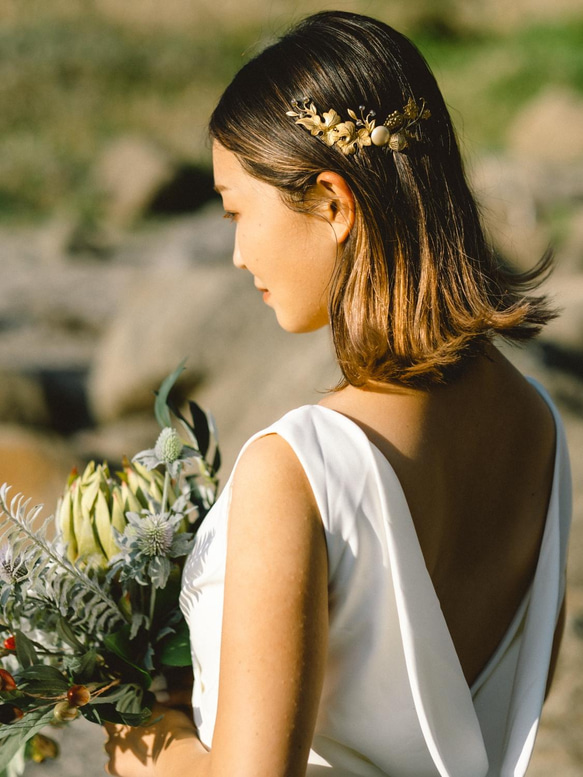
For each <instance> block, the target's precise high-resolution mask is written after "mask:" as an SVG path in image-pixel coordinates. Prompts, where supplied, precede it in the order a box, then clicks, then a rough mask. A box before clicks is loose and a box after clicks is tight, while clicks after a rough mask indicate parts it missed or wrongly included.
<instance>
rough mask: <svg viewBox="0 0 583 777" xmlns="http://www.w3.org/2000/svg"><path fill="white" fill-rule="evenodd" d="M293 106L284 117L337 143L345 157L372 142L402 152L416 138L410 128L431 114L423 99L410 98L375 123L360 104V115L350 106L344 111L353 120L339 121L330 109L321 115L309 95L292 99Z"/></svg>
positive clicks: (317, 135) (334, 143)
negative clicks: (397, 109)
mask: <svg viewBox="0 0 583 777" xmlns="http://www.w3.org/2000/svg"><path fill="white" fill-rule="evenodd" d="M292 106H293V108H294V110H293V111H287V112H286V115H287V116H292V117H294V118H295V119H296V124H299V125H301V126H302V127H304V128H305V129H307V130H308V131H309V132H310V133H311V134H312V135H314V136H315V137H318V138H319V139H320V140H322V141H323V142H324V143H326V145H327V146H336V147H337V148H338V149H339V150H340V151H341V152H342V153H343V154H344V155H345V156H350V155H352V154H355V153H356V151H357V150H359V149H362V148H364V147H365V146H371V145H375V146H381V147H382V146H386V147H388V148H389V149H390V150H391V151H403V150H404V149H405V148H407V147H408V145H409V141H411V140H414V139H415V136H414V135H413V134H412V133H411V132H409V130H410V128H411V127H412V126H413V125H414V124H416V123H417V122H418V121H420V120H421V119H428V118H429V117H430V116H431V112H430V111H429V109H428V108H427V107H426V106H425V100H421V105H420V106H419V105H417V102H416V101H415V99H414V98H413V97H410V98H409V100H408V101H407V104H406V105H405V107H404V108H403V110H402V111H393V112H392V113H391V114H389V115H388V116H387V118H386V119H385V121H384V122H383V123H382V124H380V125H378V126H377V125H376V121H375V113H374V111H369V112H368V113H367V114H366V115H365V107H364V105H361V106H360V107H359V111H360V116H358V115H357V114H356V113H355V112H354V111H353V110H351V109H350V108H349V109H348V110H347V113H348V115H349V116H350V119H352V121H342V118H341V117H340V115H339V114H338V112H337V111H335V110H334V109H333V108H330V109H329V110H328V111H326V112H325V113H323V114H322V116H320V115H319V114H318V109H317V108H316V105H315V104H314V103H313V102H312V101H311V100H310V99H309V98H304V99H303V100H302V101H301V102H298V101H297V100H293V101H292ZM375 130H376V131H375Z"/></svg>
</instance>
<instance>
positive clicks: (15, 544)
mask: <svg viewBox="0 0 583 777" xmlns="http://www.w3.org/2000/svg"><path fill="white" fill-rule="evenodd" d="M183 369H184V363H182V364H181V365H180V366H179V367H178V368H177V369H176V370H175V371H174V372H173V373H172V374H171V375H169V376H168V377H167V378H166V380H165V381H164V382H163V383H162V385H161V387H160V389H159V391H158V392H156V401H155V414H156V418H157V420H158V422H159V424H160V425H161V427H162V432H161V434H160V436H159V438H158V440H157V442H156V444H155V447H154V448H153V449H151V450H146V451H142V452H141V453H138V454H137V455H136V456H134V458H133V460H132V461H131V462H130V461H128V460H125V459H124V463H123V471H122V472H120V473H116V475H117V476H113V475H112V474H111V473H110V471H109V468H108V466H107V464H97V465H96V464H95V463H94V462H90V463H89V464H88V466H87V468H86V469H85V471H84V472H83V474H81V475H80V474H78V473H77V472H76V471H73V473H72V474H71V476H70V478H69V481H68V483H67V486H66V489H65V493H64V495H63V498H62V499H61V500H60V502H59V505H58V506H57V510H56V513H55V515H56V517H53V516H50V517H49V518H47V519H46V520H44V522H43V523H42V525H40V526H37V523H38V522H39V515H40V511H41V509H42V507H43V506H42V505H37V506H35V507H32V508H31V507H30V500H26V499H25V498H24V496H22V495H21V494H17V495H15V496H11V495H10V493H9V491H10V486H8V485H7V484H4V485H3V486H1V487H0V511H2V512H3V516H2V515H1V513H0V775H2V774H3V773H4V771H6V773H8V774H11V775H12V774H17V773H18V766H17V764H22V763H23V762H24V758H25V756H26V757H29V758H33V759H34V760H38V761H40V760H43V759H44V757H45V756H46V755H54V754H55V748H56V746H55V745H54V744H53V743H52V740H50V739H48V738H47V737H45V736H44V735H42V734H40V730H41V729H42V728H44V727H45V726H47V724H56V725H59V724H66V723H67V722H69V721H71V720H74V719H75V718H76V717H78V716H80V715H81V716H83V717H84V718H86V719H87V720H89V721H92V722H94V723H98V724H101V723H103V722H104V721H110V722H113V723H124V724H127V725H131V726H139V725H141V724H143V723H144V722H145V721H147V720H148V719H149V717H150V713H151V706H152V703H153V701H154V694H153V692H152V681H153V680H154V678H156V676H158V675H160V674H162V675H163V674H164V672H165V671H168V669H169V668H171V667H185V666H189V665H190V663H191V657H190V648H189V636H188V628H187V626H186V623H185V621H184V619H183V617H182V614H181V611H180V608H179V606H178V597H179V593H180V580H181V572H182V566H183V562H184V559H185V556H186V555H187V554H188V552H189V551H190V549H191V547H192V545H193V543H194V535H195V532H196V530H197V528H198V526H199V525H200V522H201V521H202V520H203V518H204V516H205V515H206V513H207V512H208V510H209V509H210V507H211V506H212V504H213V502H214V501H215V498H216V495H217V489H218V480H217V471H218V469H219V467H220V453H219V449H218V445H217V436H216V430H215V427H214V423H213V420H212V417H211V416H210V415H208V414H206V413H205V412H204V411H202V410H201V409H200V408H199V407H198V405H196V404H195V403H194V402H190V403H189V413H190V418H187V417H186V416H185V415H183V414H182V412H181V411H180V410H179V409H178V408H177V407H176V406H174V405H173V404H172V402H171V401H170V400H169V393H170V390H171V388H172V386H173V385H174V383H175V381H176V379H177V378H178V376H179V374H180V373H181V372H182V370H183ZM176 426H178V427H179V428H180V429H181V432H182V436H181V435H180V434H179V433H178V431H177V429H176Z"/></svg>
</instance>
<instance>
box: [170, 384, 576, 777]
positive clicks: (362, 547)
mask: <svg viewBox="0 0 583 777" xmlns="http://www.w3.org/2000/svg"><path fill="white" fill-rule="evenodd" d="M532 382H533V384H534V385H535V387H536V388H537V389H538V391H539V392H540V393H541V395H542V396H543V398H544V399H545V400H546V401H547V403H548V404H549V406H550V408H551V410H552V412H553V415H554V418H555V424H556V454H555V470H554V481H553V487H552V494H551V499H550V503H549V508H548V515H547V520H546V528H545V530H544V536H543V540H542V546H541V550H540V556H539V561H538V566H537V569H536V574H535V576H534V579H533V582H532V585H531V587H530V590H529V592H528V594H527V596H526V597H525V599H524V601H523V602H522V604H521V606H520V607H519V609H518V612H517V613H516V615H515V617H514V620H513V622H512V624H511V625H510V628H509V629H508V632H507V633H506V635H505V637H504V639H503V640H502V642H501V643H500V645H499V646H498V648H497V650H496V652H495V654H494V655H493V656H492V658H491V660H490V661H489V663H488V665H487V666H486V667H485V669H484V670H483V671H482V673H481V674H480V676H479V677H478V678H477V680H476V681H475V682H474V683H473V685H472V686H471V688H470V687H468V685H467V683H466V680H465V679H464V675H463V672H462V669H461V666H460V663H459V660H458V657H457V654H456V651H455V648H454V645H453V642H452V640H451V637H450V634H449V632H448V629H447V626H446V623H445V620H444V617H443V614H442V611H441V608H440V605H439V601H438V599H437V595H436V593H435V590H434V588H433V585H432V582H431V578H430V577H429V574H428V571H427V568H426V566H425V562H424V558H423V554H422V552H421V548H420V546H419V543H418V540H417V535H416V532H415V528H414V525H413V521H412V519H411V514H410V511H409V508H408V506H407V502H406V499H405V496H404V493H403V490H402V488H401V485H400V483H399V481H398V479H397V476H396V474H395V472H394V470H393V469H392V467H391V465H390V464H389V462H388V461H387V459H386V458H385V457H384V456H383V455H382V454H381V452H380V451H379V450H378V449H377V448H376V447H375V446H374V444H372V443H371V442H370V441H369V439H368V438H367V436H366V435H365V433H364V432H363V431H362V430H361V429H360V427H359V426H358V425H356V424H355V423H354V422H352V421H351V420H350V419H348V418H347V417H345V416H343V415H341V414H340V413H337V412H335V411H333V410H330V409H329V408H325V407H322V406H319V405H307V406H305V407H300V408H297V409H296V410H292V411H291V412H290V413H288V414H287V415H285V416H284V417H283V418H281V419H280V420H279V421H277V422H276V423H275V424H273V425H272V426H270V427H269V428H267V429H265V430H263V431H261V432H259V433H258V434H256V435H254V436H253V437H252V438H251V439H250V440H249V441H248V442H247V443H246V445H245V446H244V448H243V450H245V448H246V447H247V445H249V443H250V442H252V441H253V440H255V439H256V438H257V437H260V436H262V435H265V434H271V433H277V434H279V435H281V437H283V438H284V439H285V440H286V441H287V442H288V443H289V444H290V445H291V447H292V448H293V450H294V451H295V453H296V455H297V457H298V459H299V461H300V462H301V464H302V466H303V468H304V470H305V472H306V474H307V477H308V479H309V482H310V484H311V486H312V489H313V492H314V496H315V498H316V502H317V504H318V507H319V510H320V514H321V517H322V522H323V525H324V529H325V534H326V542H327V550H328V559H329V579H328V588H329V611H330V629H329V645H328V657H327V665H326V672H325V679H324V689H323V693H322V698H321V701H320V707H319V712H318V719H317V724H316V731H315V736H314V740H313V743H312V750H311V752H310V759H309V765H308V770H307V775H309V777H352V776H358V777H486V776H487V777H521V775H523V774H524V773H525V771H526V767H527V765H528V761H529V758H530V755H531V752H532V748H533V744H534V738H535V735H536V731H537V726H538V721H539V716H540V712H541V708H542V704H543V699H544V693H545V684H546V675H547V667H548V665H549V660H550V655H551V647H552V642H553V634H554V630H555V625H556V622H557V618H558V614H559V611H560V607H561V603H562V600H563V595H564V590H565V563H566V546H567V538H568V531H569V523H570V516H571V495H570V487H571V483H570V470H569V461H568V453H567V448H566V442H565V435H564V430H563V426H562V423H561V420H560V418H559V415H558V413H557V411H556V409H555V407H554V406H553V404H552V402H551V400H550V398H549V397H548V395H547V394H546V392H545V391H544V389H542V388H541V387H540V386H539V385H538V384H536V383H535V382H534V381H532ZM229 501H230V481H229V483H227V486H226V488H225V490H224V491H223V493H222V495H221V497H220V498H219V499H218V501H217V503H216V505H215V506H214V507H213V509H212V510H211V512H210V513H209V514H208V515H207V517H206V519H205V521H204V523H203V525H202V527H201V529H200V531H199V534H198V537H197V541H196V544H195V546H194V549H193V551H192V552H191V554H190V556H189V558H188V559H187V563H186V565H185V569H184V576H183V590H182V594H181V606H182V609H183V612H184V615H185V617H186V620H187V622H188V624H189V627H190V634H191V644H192V660H193V667H194V689H193V707H194V719H195V723H196V725H197V727H198V732H199V736H200V738H201V740H202V742H203V743H204V744H205V745H207V746H209V747H210V746H211V743H212V737H213V730H214V725H215V718H216V712H217V695H218V684H219V657H220V644H221V621H222V608H223V587H224V575H225V559H226V541H227V521H228V509H229Z"/></svg>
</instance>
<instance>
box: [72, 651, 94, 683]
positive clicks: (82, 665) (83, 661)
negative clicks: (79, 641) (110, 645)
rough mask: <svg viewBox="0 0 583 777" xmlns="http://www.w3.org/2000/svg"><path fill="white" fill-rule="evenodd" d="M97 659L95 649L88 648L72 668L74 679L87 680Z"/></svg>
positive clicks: (90, 676) (89, 678) (91, 675)
mask: <svg viewBox="0 0 583 777" xmlns="http://www.w3.org/2000/svg"><path fill="white" fill-rule="evenodd" d="M96 661H97V652H96V651H95V650H88V651H87V652H86V653H84V654H83V655H82V656H81V657H80V658H79V662H78V664H77V666H76V667H75V669H74V675H75V680H76V681H77V682H89V681H90V680H91V678H92V677H93V673H94V672H95V664H96Z"/></svg>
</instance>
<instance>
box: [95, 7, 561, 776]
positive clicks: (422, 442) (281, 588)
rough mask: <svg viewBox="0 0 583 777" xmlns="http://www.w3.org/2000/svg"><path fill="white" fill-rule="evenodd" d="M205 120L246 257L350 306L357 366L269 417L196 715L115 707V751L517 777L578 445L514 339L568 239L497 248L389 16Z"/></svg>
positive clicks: (524, 328)
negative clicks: (517, 256)
mask: <svg viewBox="0 0 583 777" xmlns="http://www.w3.org/2000/svg"><path fill="white" fill-rule="evenodd" d="M210 131H211V136H212V138H213V141H214V142H213V158H214V166H215V181H216V188H217V190H218V191H219V192H220V193H221V195H222V197H223V202H224V206H225V210H226V216H227V217H228V218H231V219H233V220H234V221H235V222H236V226H237V231H236V238H235V248H234V257H233V259H234V263H235V265H236V266H237V267H240V268H242V269H246V270H247V271H249V272H250V273H251V275H252V276H253V279H254V284H255V286H256V287H257V288H258V290H259V291H260V292H262V294H263V299H264V301H265V303H266V304H267V305H268V306H270V307H272V308H273V310H274V312H275V315H276V316H277V320H278V322H279V324H280V325H281V326H282V327H283V328H284V329H286V330H287V331H289V332H306V331H311V330H314V329H316V328H319V327H322V326H325V325H327V324H329V325H330V327H331V332H332V337H333V341H334V347H335V350H336V355H337V358H338V363H339V365H340V368H341V370H342V374H343V381H342V383H341V385H340V386H339V387H338V388H337V390H335V391H334V392H331V393H330V394H329V395H328V396H326V397H325V398H324V399H323V400H322V402H321V403H320V404H319V405H315V406H306V407H303V408H298V409H297V410H294V411H292V412H291V413H289V414H288V415H286V416H284V418H282V419H281V420H280V421H278V422H277V423H276V424H274V425H273V426H272V427H270V428H268V429H266V430H263V431H262V432H260V433H259V434H257V435H256V436H255V437H253V438H251V440H250V441H249V442H248V443H247V444H246V445H245V447H244V448H243V451H242V453H241V455H240V457H239V459H238V462H237V465H236V467H235V471H234V475H233V477H232V480H231V481H230V482H229V483H228V484H227V488H226V489H225V492H224V494H223V495H222V497H221V499H220V500H219V502H218V503H217V505H216V506H215V508H213V511H212V512H211V514H210V515H209V516H208V517H207V519H206V521H205V523H204V524H203V527H202V529H201V531H200V534H199V536H198V539H197V543H196V546H195V549H194V551H193V553H192V554H191V556H190V558H189V560H188V562H187V565H186V567H185V572H184V588H183V593H182V605H183V609H184V612H185V616H186V618H187V620H188V622H189V624H190V625H191V634H192V648H193V666H194V675H195V682H194V692H193V706H194V713H195V723H196V728H195V727H194V726H193V724H192V721H191V720H190V719H189V718H188V717H187V716H185V715H183V714H182V713H181V712H177V711H176V710H171V709H168V710H163V717H162V719H161V720H159V721H158V722H157V723H155V724H153V725H152V727H151V728H150V729H148V730H146V731H143V730H133V729H124V728H121V727H110V729H109V731H110V740H109V743H108V745H107V749H108V752H109V754H110V765H109V769H110V771H111V772H112V773H117V774H119V775H122V777H134V776H136V777H137V775H160V776H161V777H166V776H167V775H168V777H170V775H174V774H181V775H182V774H184V775H189V776H190V775H192V777H199V776H202V775H204V776H205V777H206V776H207V775H212V777H223V775H225V777H226V776H227V775H228V777H247V775H252V776H253V777H280V776H281V777H284V776H285V777H296V776H297V777H299V776H300V775H304V774H306V773H307V774H308V775H311V776H312V777H316V776H317V775H322V776H323V777H325V776H326V775H330V777H333V776H334V777H339V776H340V775H343V776H344V775H364V776H366V777H368V776H369V775H370V776H371V777H373V776H376V777H382V775H391V777H410V776H414V777H437V776H438V775H441V777H458V776H459V777H462V775H463V777H484V776H485V775H488V776H489V777H494V775H507V774H512V775H515V776H516V775H522V774H524V772H525V769H526V766H527V764H528V759H529V757H530V753H531V750H532V746H533V741H534V736H535V734H536V727H537V721H538V716H539V714H540V710H541V707H542V703H543V700H544V696H545V691H546V689H547V687H548V685H549V683H550V681H551V678H552V673H553V668H554V663H555V659H556V654H557V649H558V645H559V642H560V637H561V630H562V623H563V613H564V608H563V604H564V571H565V546H566V541H567V533H568V525H569V518H570V504H569V469H568V460H567V453H566V448H565V441H564V434H563V431H562V426H561V422H560V419H559V417H558V415H557V413H556V411H555V409H554V408H553V406H552V404H551V402H550V400H549V398H548V396H547V395H546V393H545V392H544V390H543V389H542V388H541V387H539V386H537V385H536V384H535V383H534V382H533V381H529V380H527V379H525V378H524V377H523V376H521V375H520V374H519V373H518V372H517V371H516V370H515V369H514V368H513V367H512V366H511V365H510V364H509V363H508V362H507V361H506V359H505V358H504V357H503V356H502V355H501V354H500V353H499V352H498V350H497V349H496V347H495V345H494V344H493V340H494V338H495V337H496V336H501V337H505V338H507V339H511V340H526V339H528V338H530V337H533V336H534V335H535V334H536V333H537V332H538V331H539V330H540V328H541V327H542V326H543V325H544V324H545V323H546V322H547V321H548V320H549V319H550V318H551V317H552V315H553V314H552V312H551V311H550V310H549V308H548V307H547V305H546V301H545V299H544V297H540V296H539V297H537V296H532V295H530V294H529V291H530V290H531V289H532V288H533V287H534V286H535V285H536V284H537V282H539V281H540V279H541V278H542V276H543V274H544V272H545V271H546V270H547V268H548V264H549V259H548V257H547V258H545V259H544V260H543V261H542V262H541V263H540V264H539V265H538V267H537V268H535V270H533V271H532V273H530V274H529V275H527V276H520V277H516V276H513V275H510V274H509V273H508V272H507V271H505V270H503V269H502V268H501V267H499V266H498V264H497V263H496V261H495V259H494V256H493V254H492V251H491V249H490V248H489V247H488V245H487V243H486V242H485V240H484V237H483V233H482V230H481V228H480V223H479V219H478V215H477V209H476V205H475V203H474V201H473V199H472V197H471V195H470V193H469V190H468V187H467V184H466V182H465V179H464V175H463V170H462V165H461V160H460V157H459V151H458V148H457V144H456V141H455V137H454V133H453V129H452V126H451V121H450V118H449V116H448V113H447V110H446V108H445V105H444V102H443V98H442V97H441V94H440V92H439V89H438V87H437V85H436V83H435V81H434V79H433V76H432V75H431V73H430V71H429V70H428V68H427V66H426V64H425V62H424V61H423V59H422V57H421V56H420V55H419V53H418V52H417V50H416V49H415V48H414V46H413V45H412V44H411V43H410V42H409V41H408V40H407V39H406V38H404V37H403V36H401V35H400V34H398V33H397V32H395V31H394V30H392V29H391V28H389V27H387V26H385V25H383V24H381V23H379V22H376V21H374V20H372V19H368V18H366V17H362V16H356V15H353V14H346V13H332V12H330V13H322V14H317V15H315V16H313V17H310V18H308V19H307V20H305V21H304V22H303V23H301V24H300V25H299V26H298V27H297V28H295V29H294V30H292V31H291V32H290V33H289V34H288V35H287V36H285V37H284V38H283V39H282V40H280V41H279V42H278V43H276V44H275V45H273V46H272V47H270V48H268V49H267V50H266V51H264V52H263V53H262V54H260V55H259V56H258V57H257V58H256V59H255V60H253V61H252V62H250V63H249V64H248V65H246V66H245V67H244V68H243V69H242V70H241V72H240V73H239V74H238V75H237V76H236V77H235V79H234V81H233V83H232V84H231V85H230V86H229V88H228V89H227V90H226V92H225V94H224V95H223V97H222V98H221V101H220V103H219V105H218V107H217V109H216V110H215V113H214V114H213V117H212V120H211V125H210ZM227 528H228V532H227ZM219 678H220V683H219ZM159 711H160V710H157V712H159ZM306 769H307V771H306Z"/></svg>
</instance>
